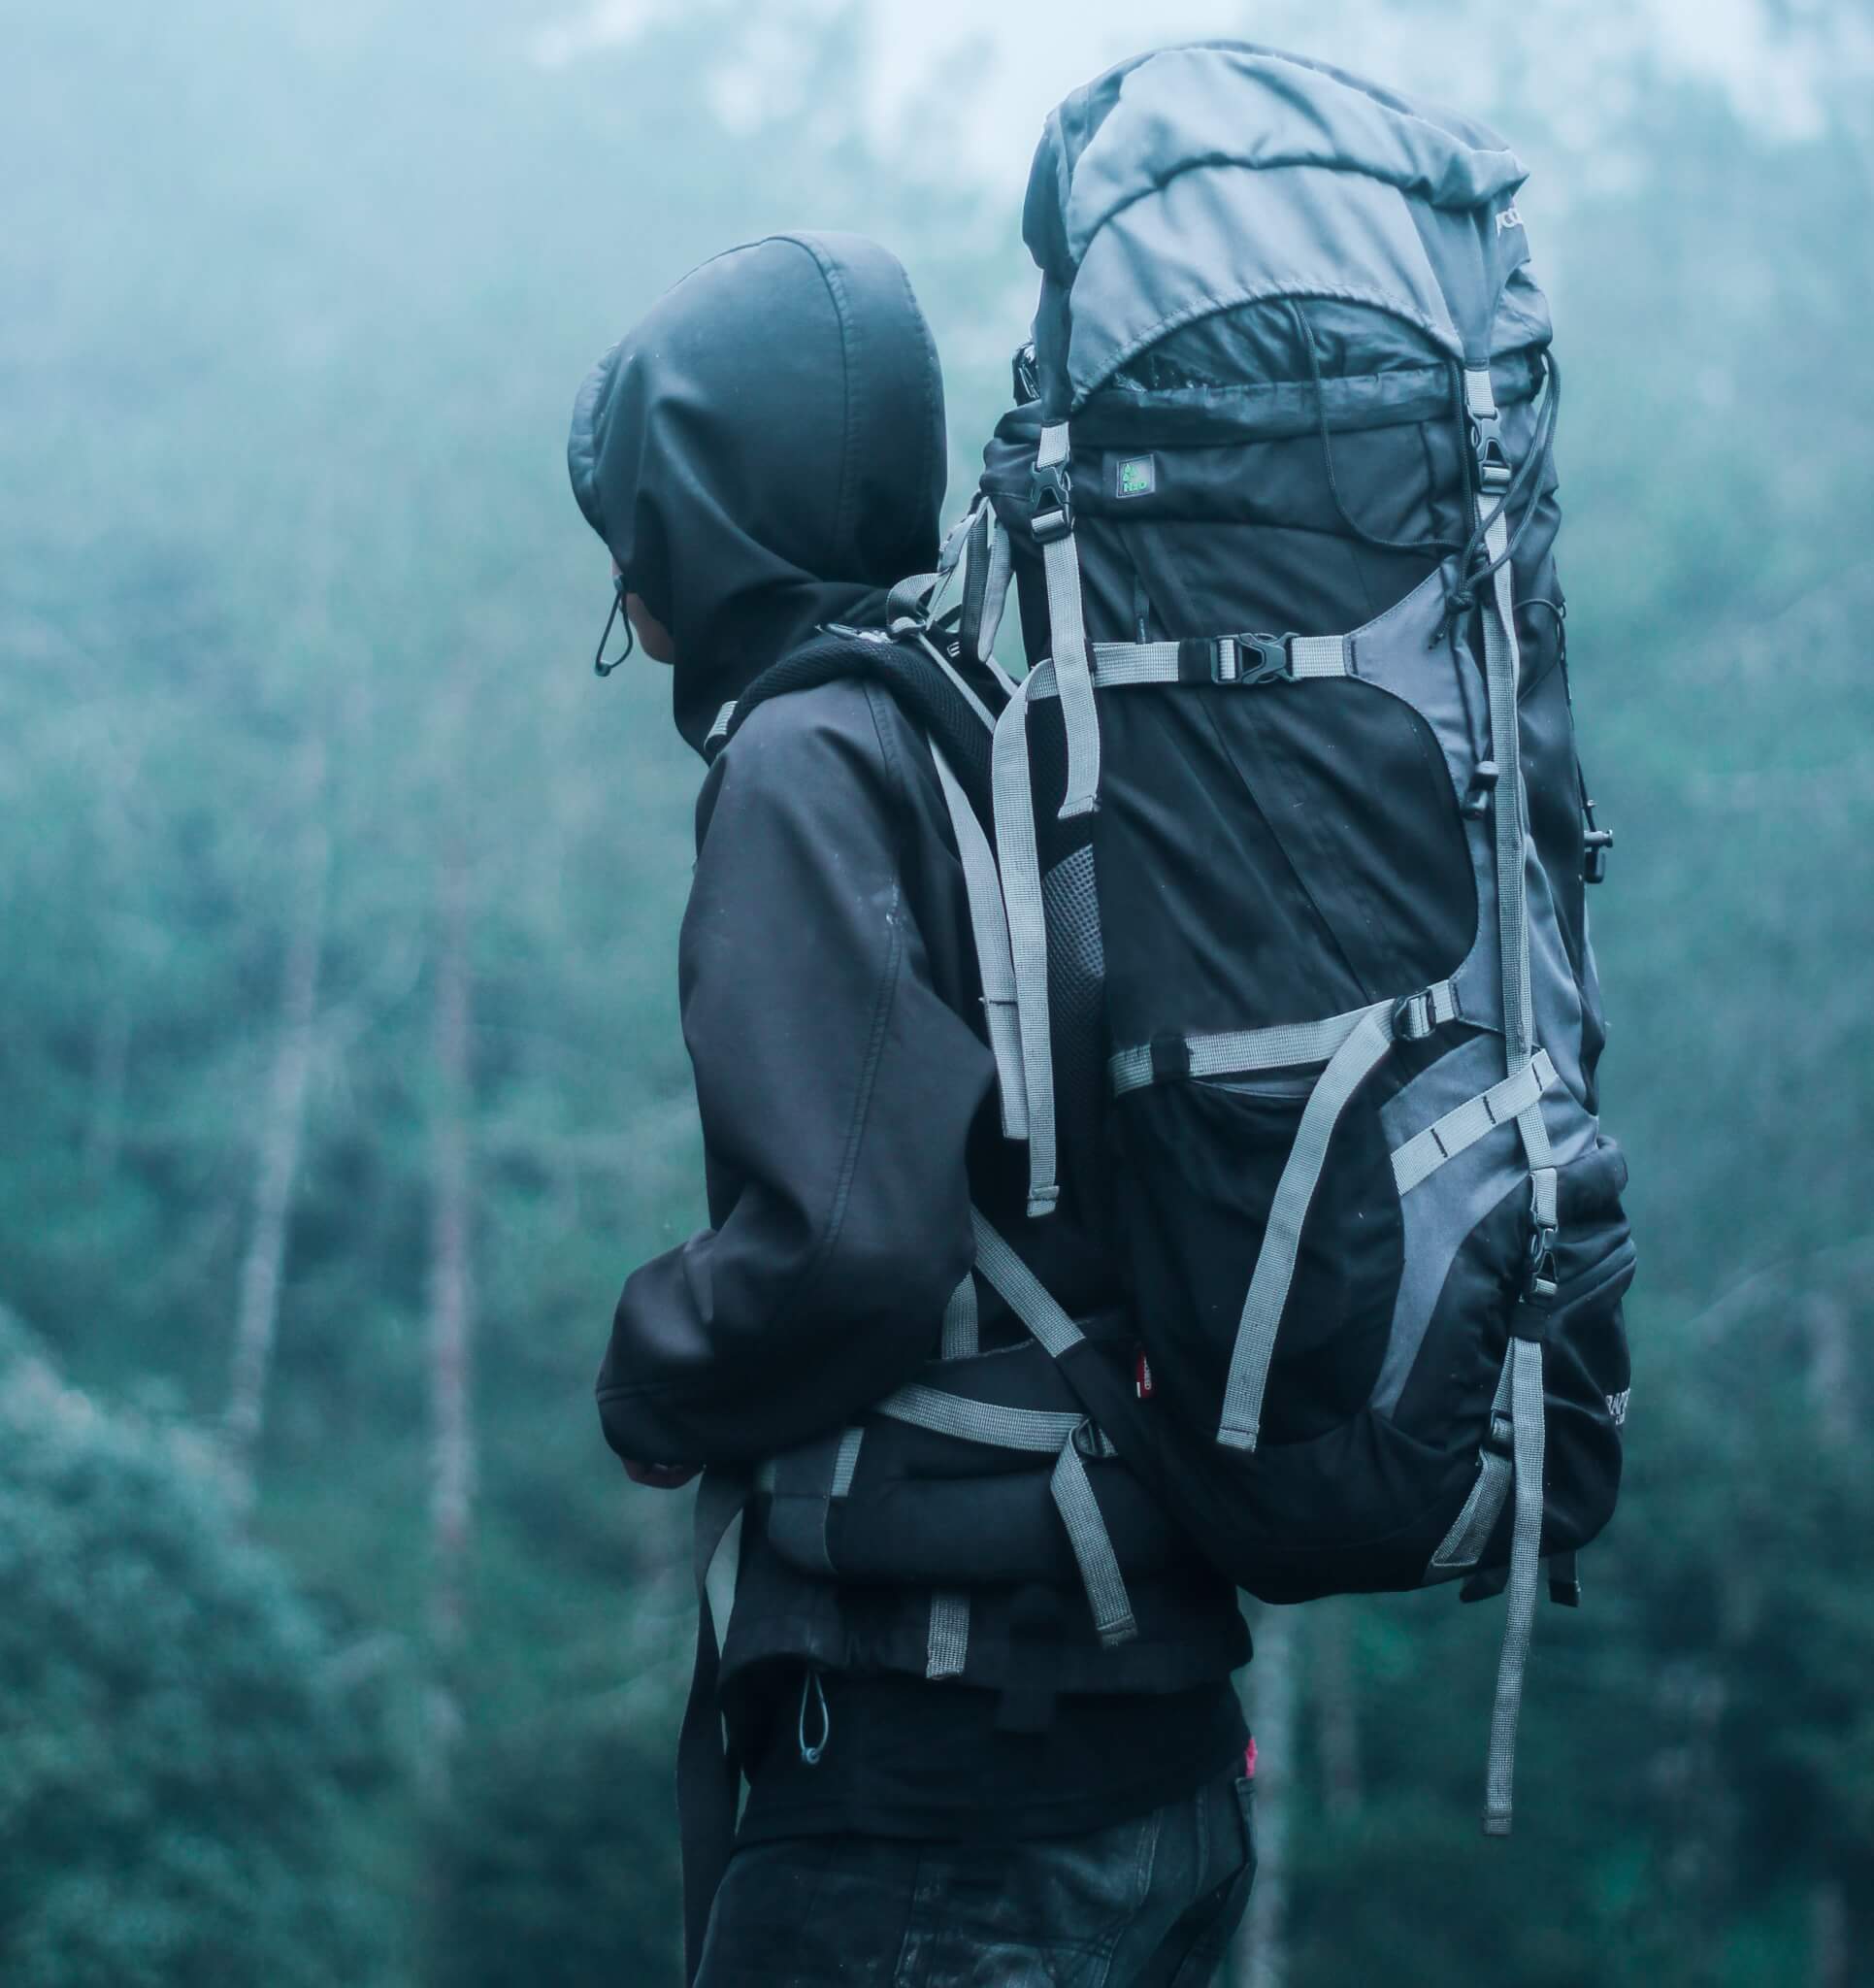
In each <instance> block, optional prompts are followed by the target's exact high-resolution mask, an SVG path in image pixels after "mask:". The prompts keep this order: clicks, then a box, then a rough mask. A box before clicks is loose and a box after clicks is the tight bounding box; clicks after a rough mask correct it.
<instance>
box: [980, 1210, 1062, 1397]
mask: <svg viewBox="0 0 1874 1988" xmlns="http://www.w3.org/2000/svg"><path fill="white" fill-rule="evenodd" d="M970 1224H971V1226H972V1227H973V1228H974V1230H975V1235H976V1268H977V1269H978V1270H979V1271H980V1272H981V1273H982V1274H983V1276H985V1277H986V1278H987V1279H988V1280H989V1284H990V1287H991V1288H992V1289H993V1290H994V1291H995V1292H996V1294H997V1295H998V1296H999V1297H1000V1298H1001V1299H1002V1300H1003V1303H1004V1304H1005V1305H1006V1306H1007V1307H1008V1309H1010V1310H1011V1311H1012V1312H1014V1314H1015V1316H1016V1317H1017V1318H1019V1319H1020V1320H1021V1322H1022V1323H1023V1325H1025V1326H1026V1327H1027V1328H1028V1330H1029V1332H1030V1333H1031V1334H1032V1335H1033V1336H1034V1337H1035V1338H1036V1340H1037V1341H1039V1342H1040V1344H1041V1347H1042V1349H1043V1350H1044V1351H1045V1352H1047V1353H1048V1354H1050V1355H1051V1356H1052V1357H1053V1358H1055V1359H1057V1360H1058V1359H1059V1358H1060V1357H1061V1355H1062V1354H1063V1353H1065V1352H1067V1351H1068V1350H1069V1347H1071V1346H1077V1345H1078V1344H1079V1343H1080V1342H1081V1339H1082V1338H1083V1337H1084V1335H1083V1334H1082V1333H1081V1330H1080V1328H1079V1327H1078V1326H1077V1325H1075V1324H1074V1322H1073V1320H1072V1319H1070V1318H1069V1316H1068V1314H1067V1313H1066V1312H1065V1311H1064V1310H1062V1309H1061V1307H1060V1306H1059V1305H1058V1304H1057V1303H1056V1302H1055V1300H1054V1298H1053V1296H1052V1295H1051V1294H1050V1293H1049V1291H1048V1290H1047V1288H1046V1286H1045V1285H1043V1284H1042V1282H1041V1280H1040V1278H1039V1277H1037V1276H1036V1275H1035V1273H1034V1272H1033V1271H1032V1270H1030V1269H1029V1267H1028V1265H1027V1264H1025V1263H1024V1262H1023V1261H1022V1259H1021V1258H1020V1257H1019V1256H1017V1255H1016V1254H1015V1252H1014V1250H1013V1249H1011V1248H1010V1247H1009V1245H1008V1244H1007V1243H1005V1242H1004V1241H1003V1238H1002V1237H1001V1236H1000V1235H998V1234H997V1232H996V1231H995V1230H994V1229H993V1228H991V1227H990V1225H989V1223H988V1222H987V1221H986V1220H984V1218H983V1216H982V1214H981V1213H980V1212H979V1211H978V1210H977V1209H970Z"/></svg>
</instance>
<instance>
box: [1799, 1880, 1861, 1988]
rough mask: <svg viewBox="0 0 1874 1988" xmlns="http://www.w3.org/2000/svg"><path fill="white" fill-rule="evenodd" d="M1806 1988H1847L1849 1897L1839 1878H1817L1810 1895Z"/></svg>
mask: <svg viewBox="0 0 1874 1988" xmlns="http://www.w3.org/2000/svg"><path fill="white" fill-rule="evenodd" d="M1809 1928H1810V1933H1809V1988H1849V1981H1850V1979H1851V1978H1852V1975H1851V1956H1850V1953H1849V1938H1848V1893H1847V1891H1846V1890H1845V1889H1844V1888H1843V1885H1842V1882H1841V1879H1840V1878H1838V1877H1823V1878H1818V1879H1817V1880H1816V1883H1815V1884H1814V1886H1813V1887H1812V1888H1811V1890H1810V1893H1809Z"/></svg>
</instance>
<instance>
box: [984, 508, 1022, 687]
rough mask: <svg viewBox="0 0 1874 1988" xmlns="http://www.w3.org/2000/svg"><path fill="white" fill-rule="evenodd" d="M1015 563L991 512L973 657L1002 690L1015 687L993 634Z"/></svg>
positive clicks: (1005, 535)
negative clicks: (986, 566)
mask: <svg viewBox="0 0 1874 1988" xmlns="http://www.w3.org/2000/svg"><path fill="white" fill-rule="evenodd" d="M1014 573H1015V562H1014V560H1013V558H1012V557H1011V555H1010V551H1009V543H1008V533H1007V531H1006V530H1005V529H1004V528H1003V521H1002V519H1001V518H999V517H998V516H996V514H995V513H994V512H993V511H992V512H991V513H990V516H989V574H988V578H987V580H985V582H984V585H983V596H982V622H981V625H980V626H979V627H978V629H977V631H976V660H977V661H978V662H979V663H984V664H986V665H987V666H988V667H989V668H990V669H991V670H992V671H994V672H995V674H996V677H997V679H999V680H1000V681H1001V683H1002V685H1003V689H1005V690H1012V689H1013V688H1014V687H1015V686H1014V684H1013V682H1012V681H1011V680H1010V679H1009V678H1008V677H1007V675H1006V674H1005V673H1004V672H1003V667H1002V665H1001V664H1000V663H998V662H997V660H996V635H997V632H998V630H1000V629H1001V627H1002V625H1003V608H1004V607H1005V605H1006V603H1007V601H1008V583H1009V581H1010V580H1012V579H1013V578H1014Z"/></svg>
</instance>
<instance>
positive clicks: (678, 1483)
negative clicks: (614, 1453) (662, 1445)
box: [625, 1460, 699, 1491]
mask: <svg viewBox="0 0 1874 1988" xmlns="http://www.w3.org/2000/svg"><path fill="white" fill-rule="evenodd" d="M698 1474H699V1473H698V1471H697V1468H696V1466H695V1465H694V1464H635V1463H632V1462H630V1461H629V1460H627V1462H626V1464H625V1475H626V1476H628V1477H629V1478H630V1479H631V1481H632V1482H633V1483H634V1484H645V1485H648V1486H649V1487H650V1489H651V1490H653V1491H678V1490H681V1489H682V1487H683V1486H684V1485H685V1484H687V1483H688V1482H689V1481H690V1479H691V1478H692V1477H694V1476H696V1475H698Z"/></svg>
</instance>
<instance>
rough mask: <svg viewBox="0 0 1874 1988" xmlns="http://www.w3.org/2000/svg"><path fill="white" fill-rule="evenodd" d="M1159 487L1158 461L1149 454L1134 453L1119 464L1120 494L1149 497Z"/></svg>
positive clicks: (1123, 495)
mask: <svg viewBox="0 0 1874 1988" xmlns="http://www.w3.org/2000/svg"><path fill="white" fill-rule="evenodd" d="M1157 488H1158V463H1157V461H1156V459H1155V458H1153V457H1152V456H1149V455H1134V456H1131V457H1129V458H1128V459H1127V460H1126V461H1125V462H1122V463H1121V464H1120V465H1119V494H1120V495H1121V496H1122V497H1149V496H1150V495H1151V494H1152V492H1153V491H1154V490H1156V489H1157Z"/></svg>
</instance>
